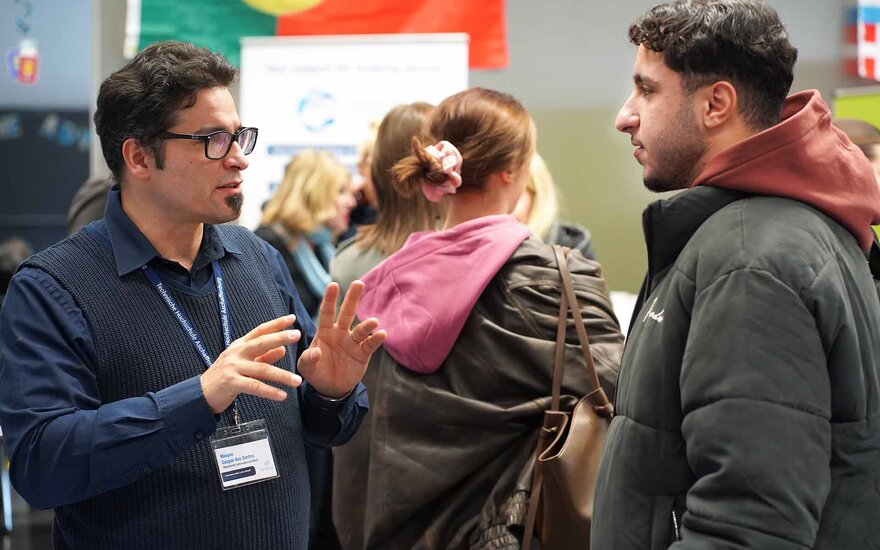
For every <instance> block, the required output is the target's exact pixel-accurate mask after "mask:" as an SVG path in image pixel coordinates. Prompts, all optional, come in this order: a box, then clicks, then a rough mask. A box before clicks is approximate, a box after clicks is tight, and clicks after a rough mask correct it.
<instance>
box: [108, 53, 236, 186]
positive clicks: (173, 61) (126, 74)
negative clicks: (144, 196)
mask: <svg viewBox="0 0 880 550" xmlns="http://www.w3.org/2000/svg"><path fill="white" fill-rule="evenodd" d="M234 78H235V68H234V67H233V66H232V65H230V64H229V62H228V61H226V59H224V58H223V57H222V56H221V55H219V54H216V53H214V52H211V51H210V50H206V49H205V48H198V47H196V46H194V45H192V44H189V43H186V42H174V41H167V42H157V43H156V44H152V45H150V46H148V47H147V48H145V49H144V50H143V51H141V52H140V53H138V54H137V55H136V56H135V57H134V58H133V59H132V60H131V61H129V62H128V64H127V65H126V66H125V67H123V68H121V69H119V70H118V71H116V72H115V73H113V74H112V75H110V76H109V77H108V78H107V80H105V81H104V82H103V83H102V84H101V89H100V91H99V92H98V108H97V110H96V111H95V127H96V130H97V133H98V137H100V138H101V149H102V150H103V152H104V160H106V161H107V166H108V167H109V168H110V171H111V172H112V173H113V177H114V179H115V180H116V181H117V182H119V181H120V176H121V175H122V169H123V166H124V164H125V163H124V161H123V159H122V144H123V143H124V142H125V140H126V139H128V138H134V139H136V140H138V141H139V142H140V143H141V144H143V145H144V146H147V147H149V148H150V149H151V150H152V152H153V155H154V156H155V158H156V165H157V166H158V167H159V168H160V169H161V168H163V164H164V161H163V159H162V147H161V141H160V140H159V134H160V133H162V132H164V131H166V130H167V129H168V128H170V127H171V126H173V125H174V123H175V120H176V116H177V113H178V112H179V111H180V110H182V109H186V108H187V107H192V106H193V105H195V102H196V97H197V96H198V93H199V92H200V91H201V90H204V89H207V88H214V87H216V86H224V87H228V86H229V85H230V84H231V83H232V81H233V80H234Z"/></svg>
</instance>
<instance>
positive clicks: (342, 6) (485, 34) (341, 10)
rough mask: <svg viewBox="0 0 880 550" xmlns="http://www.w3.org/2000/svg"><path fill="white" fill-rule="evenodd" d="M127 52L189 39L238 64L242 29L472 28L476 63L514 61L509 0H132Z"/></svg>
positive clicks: (270, 32)
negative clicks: (508, 21)
mask: <svg viewBox="0 0 880 550" xmlns="http://www.w3.org/2000/svg"><path fill="white" fill-rule="evenodd" d="M128 10H129V11H128V18H127V19H128V20H127V29H126V54H127V55H134V53H135V52H136V51H138V50H140V49H142V48H143V47H145V46H146V45H148V44H151V43H153V42H157V41H160V40H185V41H188V42H192V43H194V44H196V45H199V46H203V47H206V48H209V49H211V50H214V51H217V52H220V53H222V54H223V55H225V56H226V57H227V58H228V59H229V60H230V62H232V63H233V64H235V65H238V64H239V60H240V47H239V40H240V39H241V38H242V37H245V36H274V35H279V36H293V35H296V36H309V35H347V34H399V33H407V34H420V33H451V32H456V33H467V34H468V36H469V37H470V44H469V52H470V53H469V65H470V68H471V69H501V68H504V67H506V66H507V65H508V64H509V63H510V54H509V52H508V48H507V26H506V20H505V14H504V0H481V1H480V2H474V1H473V0H369V1H363V0H187V1H186V2H181V1H180V0H128Z"/></svg>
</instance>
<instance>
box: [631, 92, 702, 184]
mask: <svg viewBox="0 0 880 550" xmlns="http://www.w3.org/2000/svg"><path fill="white" fill-rule="evenodd" d="M664 138H665V139H663V140H662V145H661V144H658V145H656V146H655V151H656V152H655V153H654V162H653V164H654V167H655V168H654V173H647V174H646V175H645V177H644V178H643V181H644V183H645V187H647V188H648V189H649V190H651V191H654V192H655V193H663V192H665V191H675V190H678V189H686V188H688V187H690V185H691V183H693V180H694V177H695V176H696V174H693V170H694V167H695V166H696V165H697V163H698V162H699V160H700V159H701V158H702V157H703V155H704V154H705V152H706V143H705V142H704V141H703V140H702V139H701V137H700V135H699V128H698V127H697V123H696V120H695V117H694V114H693V112H692V111H691V110H690V104H689V103H687V102H685V103H684V104H682V105H681V107H680V108H679V112H678V117H677V119H676V121H675V126H674V127H673V128H672V132H671V135H668V136H664ZM658 141H659V140H658Z"/></svg>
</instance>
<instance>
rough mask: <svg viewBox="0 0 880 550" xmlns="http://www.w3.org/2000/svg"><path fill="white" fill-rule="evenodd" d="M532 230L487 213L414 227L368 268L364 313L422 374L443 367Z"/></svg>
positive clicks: (395, 353) (398, 355)
mask: <svg viewBox="0 0 880 550" xmlns="http://www.w3.org/2000/svg"><path fill="white" fill-rule="evenodd" d="M529 234H530V232H529V229H528V228H527V227H526V226H524V225H522V224H520V223H518V222H517V221H516V218H514V217H513V216H504V215H501V216H485V217H482V218H477V219H475V220H470V221H468V222H465V223H462V224H459V225H457V226H455V227H453V228H452V229H448V230H446V231H437V232H435V231H424V232H421V233H414V234H412V235H410V237H409V239H407V241H406V244H404V245H403V248H401V249H400V250H399V251H398V252H397V253H395V254H394V255H393V256H391V257H390V258H388V259H387V260H385V261H384V262H382V263H381V264H379V265H378V266H376V267H375V268H374V269H373V270H372V271H370V272H369V273H367V274H366V275H365V276H364V278H363V281H364V283H365V284H366V287H367V289H366V292H365V293H364V295H363V297H362V298H361V302H360V305H359V306H358V311H357V314H358V317H360V318H361V319H366V318H367V317H378V318H379V319H382V325H383V327H384V328H385V329H386V330H387V331H388V339H387V340H386V341H385V349H387V350H388V353H390V354H391V356H392V357H393V358H394V360H395V361H397V362H398V363H400V364H401V365H403V366H405V367H407V368H409V369H411V370H414V371H416V372H421V373H431V372H434V371H436V370H437V369H438V368H440V365H441V364H442V363H443V361H445V360H446V357H447V356H448V355H449V352H450V350H452V346H453V345H454V344H455V341H456V340H457V339H458V335H459V334H460V333H461V329H462V327H464V323H465V321H466V320H467V317H468V315H470V312H471V310H472V309H473V308H474V305H475V304H476V303H477V299H478V298H479V297H480V295H481V294H482V293H483V290H485V289H486V287H487V286H488V285H489V282H490V281H491V280H492V278H493V277H494V276H495V274H496V273H498V270H499V269H501V267H502V266H503V265H504V263H505V262H507V260H508V259H510V256H511V255H512V254H513V252H514V251H515V250H516V249H517V248H518V247H519V245H520V244H522V242H523V241H524V240H526V238H528V236H529Z"/></svg>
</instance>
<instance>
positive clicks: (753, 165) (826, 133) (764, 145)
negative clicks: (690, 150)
mask: <svg viewBox="0 0 880 550" xmlns="http://www.w3.org/2000/svg"><path fill="white" fill-rule="evenodd" d="M693 185H712V186H715V187H724V188H727V189H736V190H739V191H746V192H748V193H755V194H758V195H773V196H777V197H786V198H790V199H795V200H798V201H801V202H803V203H806V204H809V205H810V206H812V207H813V208H816V209H817V210H819V211H821V212H823V213H824V214H825V215H827V216H830V217H831V218H834V219H835V220H837V223H839V224H840V225H842V226H844V227H845V228H847V229H848V230H849V232H850V233H852V234H853V236H854V237H855V239H856V240H857V241H858V243H859V246H860V247H861V248H862V250H868V249H869V248H870V247H871V242H872V240H873V231H872V230H871V225H872V224H873V225H876V224H878V223H880V186H878V184H877V178H876V176H875V175H874V169H873V167H872V166H871V163H870V162H869V161H868V159H867V158H865V155H864V154H863V153H862V152H861V151H860V150H859V148H858V147H856V146H855V145H853V144H852V142H851V141H850V140H849V138H847V137H846V134H844V133H843V132H842V131H841V130H838V129H837V128H835V127H834V126H832V125H831V112H830V111H829V110H828V106H827V105H826V104H825V102H824V101H823V100H822V96H820V95H819V92H818V91H816V90H807V91H804V92H800V93H797V94H794V95H792V96H790V97H789V98H788V99H787V100H786V101H785V106H784V107H783V109H782V121H781V122H780V123H779V124H777V125H776V126H772V127H770V128H768V129H766V130H764V131H763V132H759V133H757V134H755V135H754V136H751V137H750V138H748V139H746V140H744V141H741V142H739V143H737V144H736V145H734V146H732V147H729V148H727V149H725V150H724V151H722V152H721V153H719V154H718V155H716V156H715V157H713V158H712V160H710V161H709V163H708V164H707V165H706V167H705V168H704V169H703V172H702V173H701V174H700V175H699V176H698V177H697V179H696V180H695V181H694V184H693Z"/></svg>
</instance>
